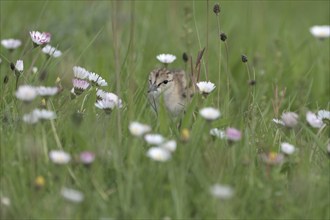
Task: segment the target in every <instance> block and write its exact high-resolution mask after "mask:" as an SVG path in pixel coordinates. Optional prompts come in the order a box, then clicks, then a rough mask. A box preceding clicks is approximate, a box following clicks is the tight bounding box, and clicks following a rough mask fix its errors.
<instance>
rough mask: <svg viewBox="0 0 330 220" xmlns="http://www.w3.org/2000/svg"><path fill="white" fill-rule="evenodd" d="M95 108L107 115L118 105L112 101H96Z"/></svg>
mask: <svg viewBox="0 0 330 220" xmlns="http://www.w3.org/2000/svg"><path fill="white" fill-rule="evenodd" d="M95 106H96V107H97V108H99V109H103V110H105V111H106V113H110V112H111V111H112V109H114V108H115V107H116V103H115V102H114V101H113V100H110V99H101V100H97V101H96V103H95Z"/></svg>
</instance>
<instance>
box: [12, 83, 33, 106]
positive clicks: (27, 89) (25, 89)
mask: <svg viewBox="0 0 330 220" xmlns="http://www.w3.org/2000/svg"><path fill="white" fill-rule="evenodd" d="M15 95H16V97H17V98H18V99H19V100H22V101H25V102H31V101H32V100H33V99H35V97H37V95H38V94H37V91H36V89H35V88H34V87H33V86H29V85H23V86H20V87H18V89H17V91H16V93H15Z"/></svg>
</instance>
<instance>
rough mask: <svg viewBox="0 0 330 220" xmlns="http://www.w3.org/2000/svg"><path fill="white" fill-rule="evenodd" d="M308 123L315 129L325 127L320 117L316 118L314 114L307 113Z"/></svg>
mask: <svg viewBox="0 0 330 220" xmlns="http://www.w3.org/2000/svg"><path fill="white" fill-rule="evenodd" d="M306 121H307V122H308V124H309V125H310V126H312V127H313V128H320V127H322V126H323V124H324V123H323V121H322V119H320V118H319V117H317V116H316V114H314V113H313V112H307V113H306Z"/></svg>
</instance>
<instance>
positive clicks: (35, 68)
mask: <svg viewBox="0 0 330 220" xmlns="http://www.w3.org/2000/svg"><path fill="white" fill-rule="evenodd" d="M32 72H33V73H34V74H36V73H37V72H38V67H35V66H34V67H33V68H32Z"/></svg>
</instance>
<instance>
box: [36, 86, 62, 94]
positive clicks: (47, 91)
mask: <svg viewBox="0 0 330 220" xmlns="http://www.w3.org/2000/svg"><path fill="white" fill-rule="evenodd" d="M35 90H36V91H37V94H38V95H40V96H53V95H56V94H57V93H58V91H59V90H58V88H57V87H45V86H39V87H35Z"/></svg>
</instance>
